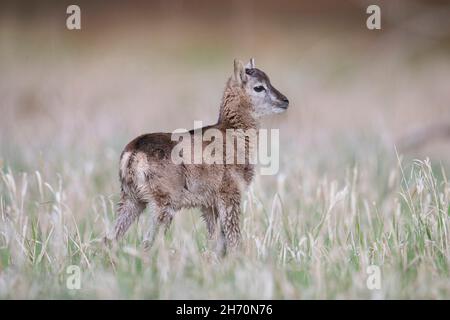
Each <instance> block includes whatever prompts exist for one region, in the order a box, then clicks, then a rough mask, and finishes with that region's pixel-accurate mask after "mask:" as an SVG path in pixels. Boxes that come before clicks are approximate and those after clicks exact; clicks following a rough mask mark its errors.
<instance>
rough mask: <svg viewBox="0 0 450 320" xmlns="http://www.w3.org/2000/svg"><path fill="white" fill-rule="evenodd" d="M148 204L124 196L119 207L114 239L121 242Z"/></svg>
mask: <svg viewBox="0 0 450 320" xmlns="http://www.w3.org/2000/svg"><path fill="white" fill-rule="evenodd" d="M145 207H146V204H145V203H144V202H141V201H138V200H136V199H131V198H130V197H128V196H122V200H121V201H120V202H119V205H118V210H117V212H118V217H117V220H116V223H115V227H114V239H115V240H119V239H120V238H121V237H123V235H124V234H125V232H126V231H127V230H128V228H129V227H130V226H131V224H132V223H133V222H134V221H135V220H136V219H137V217H139V215H140V214H141V213H142V212H143V211H144V210H145Z"/></svg>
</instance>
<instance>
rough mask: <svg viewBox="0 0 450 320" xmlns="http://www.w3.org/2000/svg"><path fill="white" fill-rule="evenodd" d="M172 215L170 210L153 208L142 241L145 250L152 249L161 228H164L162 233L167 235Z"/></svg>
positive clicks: (172, 212)
mask: <svg viewBox="0 0 450 320" xmlns="http://www.w3.org/2000/svg"><path fill="white" fill-rule="evenodd" d="M173 215H174V210H172V209H171V208H161V207H157V206H153V210H152V212H151V219H150V220H151V221H150V224H149V226H148V229H147V232H146V234H145V238H144V241H143V244H144V248H145V249H150V248H151V247H152V245H153V243H154V242H155V239H156V237H157V235H158V232H159V229H160V227H161V226H164V233H167V231H168V230H169V227H170V225H171V223H172V219H173Z"/></svg>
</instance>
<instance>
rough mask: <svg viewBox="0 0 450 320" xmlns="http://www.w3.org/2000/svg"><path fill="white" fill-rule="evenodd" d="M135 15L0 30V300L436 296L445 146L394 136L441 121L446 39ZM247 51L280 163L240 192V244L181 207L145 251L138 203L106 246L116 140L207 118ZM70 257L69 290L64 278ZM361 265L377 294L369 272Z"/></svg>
mask: <svg viewBox="0 0 450 320" xmlns="http://www.w3.org/2000/svg"><path fill="white" fill-rule="evenodd" d="M58 21H59V20H58ZM112 21H114V22H112V23H115V22H116V20H115V19H113V20H112ZM146 23H147V21H146ZM148 23H149V24H148V25H147V24H145V25H144V24H143V25H137V26H134V27H133V25H132V24H130V25H129V26H128V27H126V28H125V27H124V25H123V24H120V26H117V28H112V29H111V30H112V31H110V32H109V33H108V35H109V36H106V35H105V34H104V32H106V30H107V28H106V27H105V29H102V30H103V31H102V32H99V33H96V32H95V30H94V29H88V28H86V29H84V30H87V31H82V32H80V33H70V35H69V34H68V31H66V30H64V29H61V30H60V29H58V27H57V25H58V24H59V22H58V23H56V22H55V26H53V25H51V27H48V28H45V27H42V26H40V25H38V24H36V26H33V28H31V27H30V28H27V27H26V26H25V25H24V26H23V27H21V28H19V27H17V26H16V25H15V24H14V23H10V24H8V22H7V21H5V22H4V24H3V25H2V31H3V32H2V33H1V34H0V43H1V45H2V48H5V50H3V51H1V52H0V68H1V69H2V77H1V78H0V81H1V85H0V97H1V100H0V113H1V116H0V298H3V299H16V298H27V299H33V298H38V299H42V298H67V299H73V298H83V299H87V298H96V299H104V298H114V299H121V298H123V299H125V298H136V299H141V298H167V299H177V298H235V299H238V298H247V299H248V298H255V299H271V298H279V299H287V298H293V299H317V298H331V299H347V298H353V299H361V298H369V299H394V298H417V299H419V298H432V299H435V298H436V299H448V298H449V297H450V277H449V262H450V261H449V259H450V252H449V240H450V238H449V233H448V230H449V215H450V206H449V198H450V183H449V181H448V170H449V168H450V166H449V164H450V162H449V161H450V157H449V155H450V154H449V150H450V149H449V148H448V142H447V143H446V142H445V141H442V142H436V143H435V142H431V143H430V145H427V146H425V147H424V148H422V149H419V150H414V151H413V152H411V153H405V152H403V151H401V150H400V151H399V152H398V153H397V152H396V150H395V148H394V145H395V141H396V140H397V138H399V137H402V136H404V135H405V134H407V133H408V132H409V130H410V129H415V128H420V127H422V126H424V125H428V124H433V123H435V122H437V120H439V121H442V120H444V121H445V119H447V118H448V117H449V115H450V113H449V111H450V109H449V108H448V101H449V95H448V94H449V91H448V83H449V74H450V68H449V64H448V48H447V49H445V48H434V49H433V50H435V51H433V52H432V54H431V55H430V56H427V55H424V56H421V59H420V61H413V60H412V59H411V57H412V56H414V54H416V53H420V52H424V49H426V48H428V47H427V46H428V45H429V40H428V39H427V38H424V37H419V36H417V37H416V36H414V37H411V36H409V37H408V36H405V37H403V35H404V34H403V33H402V32H407V31H404V30H398V33H395V30H394V32H393V33H392V34H391V33H390V32H391V31H390V29H389V28H386V29H383V31H382V32H381V33H377V37H368V34H367V32H368V31H367V30H366V29H364V28H365V27H364V24H362V25H361V28H363V29H362V30H359V29H358V30H353V29H352V30H338V29H336V31H333V33H330V30H331V29H332V30H335V29H334V28H331V27H330V28H325V27H324V29H321V28H315V27H314V25H310V26H309V28H303V27H302V25H300V24H299V25H293V26H291V28H289V30H285V31H288V32H282V30H281V29H279V28H280V27H279V26H278V27H276V26H275V27H274V26H273V25H272V24H270V23H268V22H267V21H264V23H262V24H261V25H258V26H257V27H254V28H250V29H248V31H249V32H248V33H243V35H242V37H241V36H239V37H238V38H239V39H236V35H237V34H239V35H240V34H241V30H238V29H236V30H235V29H230V28H229V26H228V24H227V25H225V26H224V28H222V29H220V28H218V27H217V26H216V27H215V24H210V25H208V26H207V27H205V25H204V24H202V23H201V22H198V23H199V24H198V25H197V27H196V28H189V25H188V23H187V22H186V25H184V24H183V23H182V22H180V25H176V24H175V25H173V26H172V27H171V28H168V26H167V24H162V25H159V26H158V25H155V26H153V25H151V24H150V23H151V22H148ZM155 23H156V22H155ZM196 23H197V22H196ZM127 25H128V24H127ZM92 28H93V27H92ZM355 29H357V28H356V27H355ZM34 30H36V31H34ZM50 30H51V31H50ZM200 30H201V31H200ZM34 32H36V34H37V35H38V36H39V35H40V37H37V36H36V34H35V33H34ZM200 33H201V37H199V36H198V34H200ZM42 37H44V38H42ZM50 38H51V41H50ZM33 39H34V40H33ZM40 39H48V40H49V42H51V43H52V45H51V46H42V45H41V44H40V43H41V42H42V41H40ZM217 39H221V41H220V42H221V43H222V44H221V45H217V46H216V45H215V44H216V43H217ZM411 39H414V41H412V40H411ZM29 40H30V41H29ZM31 40H33V41H31ZM247 40H248V41H247ZM393 40H395V41H393ZM268 43H270V48H268V47H267V44H268ZM212 44H214V45H212ZM214 48H215V49H214ZM380 48H381V49H380ZM194 49H195V50H194ZM196 50H197V52H196ZM252 55H256V64H257V66H261V68H262V69H263V70H265V71H267V73H268V74H269V76H270V77H271V79H272V80H273V81H272V82H273V84H274V86H275V87H277V88H278V89H279V90H280V91H281V92H283V93H284V94H286V95H287V96H288V98H289V100H290V101H291V106H290V108H289V110H288V112H286V113H285V114H284V115H282V116H279V117H274V119H272V120H269V121H268V122H265V123H264V126H266V125H267V126H268V127H276V128H279V129H280V152H281V159H280V172H279V173H278V174H277V175H276V176H257V177H256V179H255V181H254V183H253V184H252V186H251V188H250V190H249V192H248V193H247V194H246V195H245V197H244V202H243V205H242V208H243V215H242V221H241V226H242V231H243V241H242V248H241V249H240V251H239V252H238V254H236V255H234V256H229V257H226V258H224V259H219V258H217V257H216V256H215V254H214V252H213V251H212V250H211V248H212V247H213V244H211V243H209V242H208V240H207V238H206V228H205V226H204V225H203V222H202V221H201V217H200V214H199V212H198V211H196V210H184V211H182V212H180V213H179V214H178V215H177V216H176V217H175V219H174V223H173V225H172V227H171V229H170V231H169V232H168V234H167V235H166V236H165V237H163V236H162V235H160V237H159V238H158V239H157V241H156V243H155V246H154V248H152V250H151V251H149V252H144V251H143V250H142V245H141V242H142V239H143V235H144V233H145V229H146V224H147V223H148V220H149V219H148V216H149V213H148V212H146V213H145V214H143V215H142V216H141V217H140V219H139V221H138V223H137V224H135V225H133V226H132V228H131V229H130V230H129V232H128V233H127V235H126V237H125V238H124V239H123V241H122V242H121V243H120V244H119V245H117V246H113V247H111V248H107V247H105V246H104V245H103V244H102V242H101V238H102V237H103V235H104V234H105V232H106V231H108V230H110V228H111V227H112V223H113V221H114V219H115V206H116V203H117V201H118V193H119V182H118V159H119V155H120V152H121V151H122V148H123V146H124V145H125V144H126V143H127V142H128V141H129V140H131V139H132V138H134V137H135V136H137V135H138V134H141V133H143V132H157V131H171V130H173V129H175V128H190V127H192V123H193V121H194V120H202V121H203V123H204V124H209V123H212V122H213V121H215V120H216V117H217V107H218V103H219V99H220V97H221V93H222V92H221V91H222V89H223V86H224V83H225V81H226V77H227V76H228V75H229V74H230V73H231V71H232V69H231V68H232V58H233V57H239V58H242V59H243V58H244V57H247V56H252ZM213 57H214V58H213ZM210 58H213V59H210ZM417 159H420V160H417ZM71 265H76V266H79V267H80V270H81V276H82V278H81V288H80V289H79V290H69V289H68V288H67V286H66V282H67V280H68V278H69V276H70V275H69V274H67V268H68V267H69V266H71ZM370 265H377V266H379V267H380V271H381V289H380V290H369V289H368V287H367V285H366V281H367V279H368V274H367V272H366V270H367V267H368V266H370Z"/></svg>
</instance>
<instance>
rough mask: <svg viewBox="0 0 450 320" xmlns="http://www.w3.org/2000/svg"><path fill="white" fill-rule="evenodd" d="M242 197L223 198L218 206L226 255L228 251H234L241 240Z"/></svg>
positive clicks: (221, 235) (236, 195)
mask: <svg viewBox="0 0 450 320" xmlns="http://www.w3.org/2000/svg"><path fill="white" fill-rule="evenodd" d="M240 200H241V199H240V195H239V194H234V195H232V196H225V197H222V198H221V199H220V200H219V202H218V205H217V209H218V211H219V221H220V227H221V233H220V237H222V238H221V239H219V242H220V241H223V242H224V253H226V251H234V250H235V249H236V248H237V247H238V246H239V243H240V240H241V229H240V226H239V220H240V215H241V208H240V204H241V203H240V202H241V201H240Z"/></svg>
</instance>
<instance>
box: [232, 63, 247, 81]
mask: <svg viewBox="0 0 450 320" xmlns="http://www.w3.org/2000/svg"><path fill="white" fill-rule="evenodd" d="M234 80H236V82H237V83H238V84H242V83H243V82H246V81H247V75H246V74H245V68H244V64H243V63H242V61H239V60H236V59H234Z"/></svg>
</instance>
